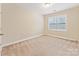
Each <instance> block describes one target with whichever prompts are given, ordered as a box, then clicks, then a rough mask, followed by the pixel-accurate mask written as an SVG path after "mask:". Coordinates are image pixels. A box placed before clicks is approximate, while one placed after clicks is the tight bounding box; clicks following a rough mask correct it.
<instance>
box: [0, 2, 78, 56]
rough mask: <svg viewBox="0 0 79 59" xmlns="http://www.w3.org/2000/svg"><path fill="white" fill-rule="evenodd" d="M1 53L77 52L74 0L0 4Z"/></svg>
mask: <svg viewBox="0 0 79 59" xmlns="http://www.w3.org/2000/svg"><path fill="white" fill-rule="evenodd" d="M0 24H1V25H0V33H1V34H0V54H1V55H2V56H28V55H30V56H54V55H66V56H67V55H79V4H78V3H2V4H0Z"/></svg>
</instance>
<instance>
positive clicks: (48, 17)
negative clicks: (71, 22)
mask: <svg viewBox="0 0 79 59" xmlns="http://www.w3.org/2000/svg"><path fill="white" fill-rule="evenodd" d="M60 16H64V17H65V19H66V20H65V22H66V24H65V25H66V29H50V28H49V26H48V30H51V31H64V32H65V31H67V16H66V15H60ZM49 17H53V16H49ZM49 17H48V19H49Z"/></svg>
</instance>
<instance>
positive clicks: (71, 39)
mask: <svg viewBox="0 0 79 59" xmlns="http://www.w3.org/2000/svg"><path fill="white" fill-rule="evenodd" d="M46 35H48V36H52V37H57V38H61V39H65V40H70V41H76V42H77V41H78V40H77V39H75V40H74V39H73V38H67V37H63V36H57V35H53V34H46Z"/></svg>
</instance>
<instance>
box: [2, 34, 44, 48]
mask: <svg viewBox="0 0 79 59" xmlns="http://www.w3.org/2000/svg"><path fill="white" fill-rule="evenodd" d="M42 35H43V34H39V35H35V36H31V37H28V38H26V39H22V40H18V41H14V42H11V43H8V44H4V45H2V46H1V47H2V48H3V47H6V46H9V45H12V44H16V43H19V42H22V41H25V40H29V39H33V38H37V37H40V36H42Z"/></svg>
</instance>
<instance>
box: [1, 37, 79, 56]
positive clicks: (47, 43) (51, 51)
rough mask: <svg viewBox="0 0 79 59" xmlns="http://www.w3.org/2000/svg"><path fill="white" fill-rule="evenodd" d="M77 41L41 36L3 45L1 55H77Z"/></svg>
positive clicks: (78, 45)
mask: <svg viewBox="0 0 79 59" xmlns="http://www.w3.org/2000/svg"><path fill="white" fill-rule="evenodd" d="M78 55H79V43H78V42H73V41H69V40H64V39H59V38H55V37H50V36H41V37H38V38H34V39H30V40H26V41H23V42H21V43H17V44H14V45H10V46H7V47H4V48H3V49H2V56H78Z"/></svg>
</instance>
